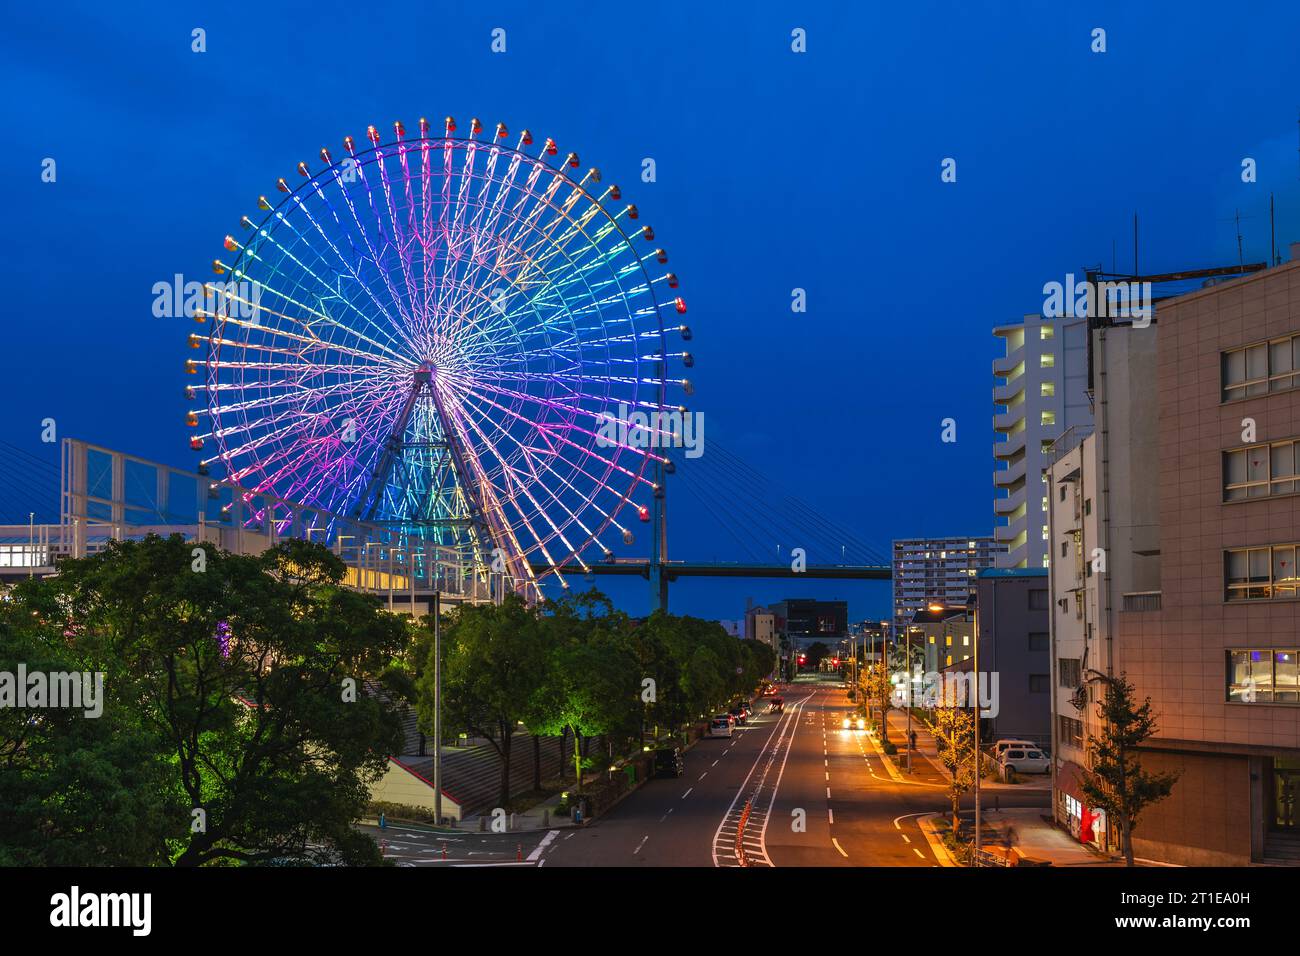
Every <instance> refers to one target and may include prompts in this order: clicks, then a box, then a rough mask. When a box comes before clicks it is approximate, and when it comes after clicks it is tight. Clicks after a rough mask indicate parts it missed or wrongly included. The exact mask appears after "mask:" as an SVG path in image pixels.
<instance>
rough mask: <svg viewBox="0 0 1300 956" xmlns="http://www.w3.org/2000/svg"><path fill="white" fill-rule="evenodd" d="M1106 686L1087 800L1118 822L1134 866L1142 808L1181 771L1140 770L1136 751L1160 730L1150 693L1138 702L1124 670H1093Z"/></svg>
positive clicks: (1163, 793)
mask: <svg viewBox="0 0 1300 956" xmlns="http://www.w3.org/2000/svg"><path fill="white" fill-rule="evenodd" d="M1090 676H1092V677H1093V679H1095V680H1100V681H1102V682H1103V683H1104V684H1105V685H1106V691H1105V693H1104V694H1103V695H1102V699H1101V700H1100V701H1098V702H1097V712H1098V715H1099V716H1100V717H1101V719H1102V732H1101V734H1100V735H1098V736H1096V737H1094V738H1092V739H1091V740H1090V741H1089V742H1088V755H1089V763H1090V764H1091V770H1090V772H1089V773H1088V774H1087V775H1086V776H1085V777H1084V779H1083V780H1082V781H1081V788H1082V790H1083V794H1084V796H1085V797H1087V799H1088V802H1089V804H1091V805H1092V806H1095V807H1100V808H1101V809H1103V810H1105V811H1106V816H1107V817H1108V818H1109V819H1112V820H1114V821H1115V822H1116V824H1117V825H1118V827H1119V834H1120V846H1121V847H1122V849H1123V852H1124V862H1125V863H1126V864H1127V865H1128V866H1132V865H1133V831H1134V830H1135V829H1137V824H1138V817H1139V816H1140V815H1141V813H1142V811H1143V810H1144V809H1146V808H1147V807H1149V806H1151V805H1152V804H1154V803H1158V802H1159V801H1161V800H1163V799H1164V798H1165V797H1167V796H1169V794H1170V792H1171V791H1172V790H1173V788H1174V784H1175V783H1176V782H1177V781H1178V774H1177V773H1172V772H1171V773H1148V772H1147V771H1145V770H1143V769H1142V765H1141V763H1140V762H1139V761H1138V759H1137V755H1136V751H1137V748H1138V747H1139V746H1141V744H1142V742H1143V741H1145V740H1146V739H1147V738H1148V737H1150V736H1152V735H1153V734H1154V733H1155V732H1156V718H1155V715H1154V714H1152V713H1151V698H1150V697H1148V698H1146V699H1145V700H1144V701H1143V702H1142V703H1141V704H1135V701H1134V691H1133V685H1132V684H1131V683H1129V681H1128V679H1127V677H1126V676H1125V675H1124V674H1120V675H1119V676H1118V677H1107V676H1106V675H1104V674H1101V673H1098V672H1096V671H1092V672H1090Z"/></svg>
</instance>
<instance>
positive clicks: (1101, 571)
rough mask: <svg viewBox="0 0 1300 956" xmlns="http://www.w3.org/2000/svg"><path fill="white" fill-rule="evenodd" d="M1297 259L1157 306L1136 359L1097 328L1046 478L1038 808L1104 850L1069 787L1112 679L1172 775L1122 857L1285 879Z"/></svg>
mask: <svg viewBox="0 0 1300 956" xmlns="http://www.w3.org/2000/svg"><path fill="white" fill-rule="evenodd" d="M1298 256H1300V244H1297V245H1294V246H1292V261H1291V262H1290V263H1287V264H1285V265H1281V266H1277V267H1275V268H1271V269H1266V270H1264V271H1261V272H1258V273H1255V274H1252V275H1249V276H1246V277H1243V278H1239V279H1234V280H1231V281H1227V282H1222V283H1220V284H1216V285H1212V286H1210V287H1208V288H1204V289H1201V290H1198V291H1195V292H1192V293H1190V294H1187V295H1184V296H1180V297H1178V298H1175V299H1171V300H1168V301H1165V302H1162V303H1161V305H1160V308H1159V317H1158V323H1157V324H1156V326H1155V328H1154V330H1153V331H1154V342H1155V347H1154V350H1152V349H1151V348H1150V344H1149V341H1150V340H1149V333H1150V332H1151V331H1152V330H1138V329H1127V330H1123V329H1121V328H1118V327H1115V328H1101V329H1098V330H1096V331H1095V332H1094V340H1093V341H1094V380H1095V384H1096V397H1097V408H1098V421H1097V427H1096V431H1095V433H1094V434H1093V435H1092V436H1089V437H1088V438H1087V439H1085V440H1084V441H1083V442H1081V443H1079V444H1078V445H1077V446H1076V447H1075V448H1073V449H1070V450H1068V452H1066V453H1065V454H1061V455H1060V457H1059V459H1058V460H1057V461H1056V462H1055V464H1054V465H1053V466H1052V473H1051V499H1052V546H1053V548H1054V555H1053V557H1054V558H1056V560H1053V562H1052V591H1053V597H1054V599H1055V602H1056V603H1055V606H1054V609H1053V620H1052V628H1053V641H1052V644H1053V656H1054V666H1055V671H1054V677H1055V680H1054V683H1055V684H1056V699H1055V709H1056V721H1055V726H1054V728H1053V729H1054V733H1055V737H1056V748H1055V752H1054V756H1055V758H1056V760H1055V763H1056V771H1055V781H1054V785H1055V805H1056V813H1057V816H1058V819H1061V820H1063V821H1065V822H1067V823H1068V824H1069V825H1070V826H1071V827H1072V828H1074V829H1075V831H1076V833H1079V834H1081V835H1082V836H1083V837H1084V838H1093V839H1096V840H1097V842H1099V843H1101V844H1103V845H1105V844H1107V843H1109V844H1110V845H1112V846H1113V845H1114V834H1113V832H1112V831H1113V830H1114V829H1115V828H1114V827H1110V828H1108V827H1107V825H1106V821H1104V820H1100V821H1098V820H1095V819H1094V814H1093V812H1092V808H1089V807H1087V806H1086V802H1085V801H1084V799H1083V798H1082V795H1081V792H1080V789H1079V787H1078V786H1077V778H1078V777H1079V776H1080V775H1081V774H1083V773H1086V772H1087V761H1088V757H1087V747H1088V742H1089V740H1090V739H1091V738H1092V737H1093V736H1095V735H1096V734H1097V733H1099V732H1100V730H1101V728H1100V727H1099V726H1098V725H1097V720H1096V709H1097V708H1096V701H1097V699H1098V698H1099V696H1100V694H1101V692H1102V688H1103V687H1104V684H1103V682H1102V681H1101V680H1099V679H1097V676H1098V675H1116V674H1120V673H1123V674H1125V675H1126V677H1127V678H1128V679H1129V680H1130V681H1132V682H1133V685H1134V688H1135V690H1136V693H1137V697H1138V699H1139V700H1141V699H1143V698H1146V697H1150V699H1151V704H1152V709H1153V711H1154V713H1155V715H1156V721H1157V732H1156V734H1155V735H1154V736H1153V737H1152V738H1151V739H1149V740H1148V741H1147V742H1146V743H1145V744H1144V745H1143V747H1142V749H1141V751H1140V753H1139V758H1140V760H1141V763H1142V765H1143V766H1144V768H1146V769H1148V770H1153V771H1173V772H1176V773H1177V774H1178V775H1179V777H1178V782H1177V783H1176V784H1175V785H1174V788H1173V792H1172V793H1171V794H1170V796H1169V797H1168V798H1166V799H1165V800H1163V801H1160V802H1159V803H1157V804H1155V805H1153V806H1151V807H1149V808H1148V809H1147V810H1145V811H1144V812H1143V814H1142V818H1141V821H1140V824H1139V826H1138V828H1137V829H1136V830H1135V831H1134V847H1135V850H1136V852H1137V855H1138V856H1140V857H1146V858H1150V859H1154V860H1159V861H1166V862H1172V863H1185V864H1193V865H1198V864H1199V865H1207V864H1208V865H1214V864H1219V865H1240V864H1246V863H1251V862H1277V863H1291V864H1292V865H1300V799H1298V795H1300V676H1297V675H1298V673H1300V671H1298V669H1297V659H1298V658H1300V576H1297V573H1296V560H1297V556H1298V554H1300V504H1298V502H1300V455H1298V454H1297V451H1298V450H1300V261H1297V257H1298ZM1143 333H1146V334H1147V341H1146V342H1145V343H1142V344H1139V339H1138V336H1139V335H1141V334H1143ZM1125 337H1127V338H1128V339H1129V341H1128V347H1126V348H1125V347H1121V343H1120V340H1121V339H1122V338H1125ZM1123 368H1126V370H1121V369H1123ZM1153 368H1154V374H1153V371H1152V370H1153ZM1125 392H1126V394H1125ZM1061 450H1062V449H1059V448H1058V452H1059V451H1061ZM1062 548H1064V554H1063V553H1062V551H1061V549H1062ZM1067 559H1069V560H1067ZM1099 559H1100V560H1099ZM1094 672H1095V673H1094Z"/></svg>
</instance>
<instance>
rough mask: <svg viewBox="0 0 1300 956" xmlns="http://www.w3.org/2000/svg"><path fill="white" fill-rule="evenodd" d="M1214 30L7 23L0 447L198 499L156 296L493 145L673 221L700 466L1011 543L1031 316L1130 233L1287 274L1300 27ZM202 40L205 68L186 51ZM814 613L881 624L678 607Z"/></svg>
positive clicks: (1122, 20)
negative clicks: (316, 193) (330, 177)
mask: <svg viewBox="0 0 1300 956" xmlns="http://www.w3.org/2000/svg"><path fill="white" fill-rule="evenodd" d="M1067 6H1068V8H1069V9H1063V8H1065V7H1067ZM60 7H62V8H63V10H64V12H59V8H60ZM1197 8H1198V5H1197V4H1146V3H1144V4H1131V3H1071V4H1068V5H1066V4H1056V3H1045V2H1044V3H1001V2H1000V3H962V4H956V3H951V4H949V3H936V4H927V3H907V4H898V5H893V4H891V5H888V8H886V7H885V6H884V5H881V4H877V3H858V2H853V3H792V2H767V0H761V2H750V3H745V4H737V3H715V4H705V3H698V2H694V3H640V4H635V5H625V4H619V5H617V6H615V5H611V4H577V5H573V4H569V5H553V4H549V5H542V4H538V3H535V2H534V3H508V4H507V3H486V2H485V3H473V4H470V3H464V4H459V3H456V4H453V3H445V2H443V3H437V2H434V3H372V4H357V3H347V4H343V3H320V2H318V3H313V4H310V5H292V6H290V5H283V4H275V3H259V4H245V3H234V2H223V3H206V4H189V3H167V4H154V5H150V4H126V5H109V6H105V5H100V4H85V5H80V6H72V5H61V4H54V5H33V4H25V5H18V6H12V5H11V6H10V8H9V9H8V10H7V11H6V15H5V16H6V28H5V30H4V34H3V36H0V63H2V64H3V66H2V67H0V70H3V73H4V76H5V79H6V81H7V82H6V83H5V101H4V102H5V105H4V114H5V116H4V122H3V123H0V136H3V138H4V148H3V149H2V150H0V176H2V177H3V182H4V184H5V209H6V212H7V214H8V227H7V228H6V229H5V235H4V239H3V240H2V241H3V243H4V272H5V284H6V288H7V295H5V297H4V299H3V307H2V308H3V313H2V314H0V329H3V343H4V345H3V348H2V349H0V381H3V382H4V383H5V389H4V391H5V397H4V410H5V411H4V416H3V419H0V439H2V440H4V441H5V442H8V443H10V444H12V445H16V446H19V447H21V448H23V449H27V450H29V451H31V452H32V453H34V454H38V455H41V456H43V457H46V458H48V459H49V460H50V461H51V462H56V461H57V451H56V448H55V446H52V445H44V446H43V445H41V443H40V438H39V436H40V422H41V420H42V419H44V418H47V417H52V418H54V419H55V420H56V421H57V423H58V428H59V431H60V434H62V435H69V436H77V437H85V438H88V439H91V440H94V441H97V442H99V443H102V444H106V445H109V446H112V447H117V448H121V449H124V450H129V451H131V452H133V453H135V454H139V455H142V456H144V457H147V458H153V459H159V460H164V461H168V462H171V463H174V464H177V465H181V466H189V465H191V464H192V461H193V458H192V456H191V454H190V453H189V451H188V449H187V447H186V429H185V427H184V425H183V423H182V417H183V413H184V411H185V408H186V402H185V401H184V399H183V398H182V396H181V386H182V385H183V384H184V382H183V376H182V375H181V365H182V362H183V361H184V359H185V358H187V357H188V352H187V350H186V348H185V341H184V340H185V335H186V334H187V333H188V332H189V331H190V328H189V327H187V325H188V324H189V323H188V320H183V319H170V320H169V319H156V318H154V317H153V315H152V313H151V303H152V292H151V287H152V286H153V284H154V283H155V282H157V281H160V280H166V279H169V278H170V277H171V276H172V275H173V273H176V272H182V273H185V274H186V275H187V277H190V278H195V279H198V280H200V281H201V280H203V279H204V278H206V277H207V275H208V274H209V273H208V271H207V268H208V263H210V261H211V260H212V258H213V257H214V256H215V255H217V254H219V252H220V248H221V239H222V237H223V236H224V235H225V234H226V233H227V232H231V231H234V230H235V228H236V226H237V223H238V220H239V217H240V215H241V214H243V213H245V212H249V213H252V212H253V211H254V203H255V200H256V197H257V196H258V194H259V193H270V192H271V191H272V190H273V188H274V183H275V180H276V178H277V177H279V176H286V177H287V176H290V175H291V174H292V171H293V168H294V166H295V164H296V163H297V162H298V161H299V160H302V159H306V160H309V161H315V159H316V154H317V152H318V151H319V149H320V147H321V146H322V145H328V146H330V147H331V149H333V150H335V152H336V155H337V153H338V149H339V144H340V143H341V140H342V137H343V136H344V135H345V134H349V133H350V134H352V135H354V136H357V137H361V136H362V135H363V133H364V131H365V128H366V126H367V125H368V124H371V123H373V124H375V125H376V126H379V127H380V128H381V129H384V128H391V123H392V121H393V120H395V119H402V120H404V121H405V122H406V123H407V125H408V127H410V126H412V125H413V124H414V122H415V120H416V119H417V118H418V117H419V116H421V115H427V116H429V117H431V118H440V117H441V116H443V115H444V114H452V115H454V116H456V117H457V118H458V119H462V118H463V119H465V120H467V119H468V118H469V117H470V116H479V117H481V118H482V119H483V121H484V122H485V124H489V125H490V124H494V123H496V122H497V121H498V120H501V121H504V122H506V123H507V124H508V125H509V126H510V128H511V129H512V130H513V129H516V128H520V127H523V126H528V127H530V128H531V129H532V130H533V131H534V132H535V133H536V134H538V135H539V136H552V137H554V138H555V139H556V140H557V141H558V143H559V145H560V149H561V151H562V152H563V151H566V150H569V149H574V150H576V151H578V153H579V154H580V155H581V157H582V160H583V163H584V165H587V164H591V165H596V166H599V167H600V168H601V169H602V171H603V172H604V174H605V177H606V179H607V180H608V181H615V182H620V183H622V184H623V185H624V190H625V195H626V196H627V197H628V198H629V199H630V200H631V201H633V202H635V203H637V205H638V206H639V207H640V208H641V210H642V214H643V217H644V218H645V220H646V221H648V222H651V223H653V225H654V228H655V231H656V233H657V234H658V236H659V238H660V240H661V242H662V244H663V245H664V246H665V248H667V249H668V250H669V252H670V254H671V255H672V257H673V258H672V261H673V265H674V269H675V271H676V272H677V273H678V274H679V275H680V276H681V278H682V282H683V291H684V294H685V295H686V296H687V299H688V302H689V303H690V310H691V314H690V321H691V325H692V327H693V329H694V330H695V333H696V334H695V339H694V341H693V342H692V351H693V352H694V354H695V356H696V359H697V367H696V369H695V370H694V372H693V376H692V377H693V380H694V381H695V383H696V386H697V394H696V397H695V399H694V407H695V408H698V409H700V410H702V411H704V413H705V415H706V421H707V433H708V435H709V437H711V438H717V439H719V440H720V441H722V442H723V443H724V444H726V445H727V446H728V447H729V448H731V449H732V450H733V451H736V452H738V453H739V454H741V455H742V456H744V457H745V458H746V459H747V460H748V461H749V462H750V463H751V464H753V465H754V466H755V467H758V468H760V469H762V470H763V471H764V472H765V473H767V474H768V475H769V476H770V477H771V478H772V480H773V481H774V482H777V483H778V484H780V485H782V486H783V487H786V488H788V489H790V491H792V492H793V493H795V494H797V495H799V496H800V497H802V498H803V499H805V500H806V501H808V502H809V503H810V504H812V505H813V506H814V507H815V508H816V509H817V510H819V511H820V512H822V513H824V514H826V515H829V516H832V517H834V518H835V520H836V521H837V522H838V523H840V524H843V525H845V526H848V527H850V528H852V529H853V531H854V532H856V533H857V534H858V536H859V537H861V538H863V539H865V540H867V541H870V542H872V543H873V544H875V545H876V547H877V548H878V550H880V551H881V552H886V551H887V550H888V546H889V542H890V540H891V539H892V538H894V537H903V536H915V535H921V534H947V533H955V534H963V535H965V534H988V533H990V529H991V527H992V524H993V521H992V507H991V499H992V486H991V471H992V460H991V450H990V443H991V441H992V431H991V423H990V417H991V415H992V409H991V396H990V390H991V387H992V381H991V371H990V362H991V360H992V359H993V357H994V355H995V354H996V353H997V342H996V340H995V339H994V338H993V337H992V336H991V335H990V334H989V333H990V329H991V328H992V327H993V326H994V325H996V324H999V323H1004V322H1007V321H1009V320H1014V319H1015V318H1017V317H1018V316H1019V315H1021V314H1022V313H1024V312H1026V311H1031V310H1036V309H1037V308H1038V307H1039V306H1040V304H1041V291H1040V290H1041V288H1042V285H1043V283H1044V282H1047V281H1049V280H1052V279H1060V278H1062V277H1063V275H1064V273H1066V272H1067V271H1071V270H1073V271H1075V272H1078V271H1079V270H1080V269H1081V268H1082V267H1083V266H1085V265H1088V264H1096V263H1099V262H1104V263H1105V265H1106V266H1107V267H1109V265H1110V263H1111V255H1112V241H1113V240H1118V250H1119V251H1118V265H1119V266H1120V268H1121V269H1122V268H1126V267H1128V266H1130V265H1131V262H1132V246H1131V243H1132V239H1131V235H1132V233H1131V228H1132V226H1131V218H1132V215H1133V213H1134V211H1137V212H1138V213H1139V214H1140V216H1141V221H1142V229H1141V237H1142V238H1141V246H1142V251H1141V265H1142V267H1143V269H1144V271H1158V270H1164V269H1175V268H1195V267H1205V266H1210V265H1219V264H1229V263H1234V262H1235V261H1236V258H1237V249H1236V231H1235V227H1234V226H1233V224H1232V223H1231V221H1230V220H1231V218H1232V216H1233V213H1234V210H1236V209H1240V210H1241V213H1242V215H1243V217H1250V218H1247V219H1244V220H1243V225H1244V230H1243V232H1244V233H1245V237H1246V239H1245V242H1246V247H1245V255H1246V259H1247V260H1248V261H1258V260H1263V259H1265V258H1267V256H1268V248H1267V245H1268V199H1269V193H1270V191H1272V192H1274V193H1275V194H1276V198H1277V207H1278V242H1279V245H1280V246H1281V247H1282V249H1283V254H1284V256H1285V255H1286V249H1287V245H1288V244H1289V243H1290V242H1291V241H1292V240H1300V175H1298V173H1300V166H1298V159H1300V156H1298V154H1297V145H1298V142H1297V118H1298V114H1297V109H1298V107H1300V83H1298V82H1297V75H1296V38H1297V36H1300V5H1296V4H1293V3H1292V4H1284V3H1277V4H1235V5H1221V6H1219V7H1218V9H1217V11H1211V10H1210V9H1209V8H1208V7H1206V9H1205V10H1204V11H1203V12H1202V11H1198V9H1197ZM1224 11H1230V12H1226V13H1225V12H1224ZM194 27H202V28H204V29H206V31H207V45H208V52H206V53H203V54H195V53H192V52H191V50H190V42H191V41H190V31H191V30H192V29H193V28H194ZM494 27H502V28H504V29H505V30H506V31H507V52H506V53H505V54H503V55H496V54H493V53H492V52H491V50H490V46H489V44H490V40H491V37H490V33H491V30H492V29H493V28H494ZM795 27H802V28H804V29H806V30H807V37H808V52H807V53H805V54H795V53H793V52H791V49H790V31H791V30H792V29H793V28H795ZM1094 27H1103V28H1105V29H1106V31H1107V47H1108V49H1107V52H1106V53H1104V54H1094V53H1092V52H1090V49H1089V45H1090V31H1091V30H1092V28H1094ZM647 156H649V157H653V158H654V159H655V160H656V162H657V166H658V181H657V182H656V183H653V184H644V183H641V182H640V181H639V173H640V168H641V160H642V158H643V157H647ZM46 157H52V158H54V159H55V160H56V161H57V163H58V167H57V168H58V179H57V182H56V183H53V184H47V183H42V182H41V177H40V172H41V161H42V159H44V158H46ZM944 157H954V158H956V160H957V163H958V181H957V182H956V183H955V184H944V183H942V182H941V181H940V175H939V173H940V162H941V160H942V159H943V158H944ZM1243 157H1253V158H1255V159H1256V160H1257V162H1258V170H1259V173H1258V182H1257V183H1255V184H1243V183H1242V182H1241V179H1240V169H1241V161H1242V159H1243ZM794 287H802V288H805V289H806V290H807V294H808V310H807V312H806V313H805V314H798V315H797V314H792V312H791V310H790V295H791V289H792V288H794ZM947 416H951V417H954V418H956V419H957V421H958V438H959V440H958V442H957V443H956V444H955V445H945V444H941V443H940V440H939V431H940V426H939V423H940V420H941V419H942V418H944V417H947ZM671 493H672V492H671V490H670V495H671ZM38 504H41V503H38ZM54 509H55V503H54V502H53V501H51V502H50V503H49V505H48V507H44V509H43V510H45V511H46V512H47V513H48V512H52V511H54ZM22 510H23V514H22V515H21V518H18V517H13V516H9V515H0V521H2V520H10V521H14V520H23V521H25V520H26V513H25V512H26V510H27V509H25V508H24V509H22ZM38 510H42V509H38ZM678 517H680V518H682V520H678V521H677V522H676V523H674V524H673V525H672V526H671V527H670V535H671V538H672V545H671V552H672V553H673V554H674V555H675V556H678V557H701V558H705V559H708V558H712V557H713V556H714V552H715V551H716V550H719V544H718V542H717V541H715V540H710V539H709V538H708V532H707V531H706V530H705V529H704V526H703V525H702V524H698V525H697V524H696V523H694V522H691V521H689V520H686V518H687V517H689V516H678ZM756 533H757V534H760V535H761V533H762V532H761V529H758V530H757V531H756ZM778 543H779V542H778ZM797 543H798V542H787V543H786V544H787V547H788V546H790V545H794V544H797ZM724 547H725V546H724ZM724 556H725V551H724ZM816 557H817V556H816V555H813V556H812V558H813V559H814V560H816ZM615 593H616V595H617V596H619V597H620V598H621V599H623V600H625V603H626V606H627V608H628V609H629V610H630V611H633V612H638V613H639V612H641V611H643V610H644V609H645V604H646V599H647V596H646V595H645V594H644V593H643V592H642V590H641V589H640V588H638V589H635V590H632V591H626V590H624V589H622V588H619V589H618V590H617V591H616V592H615ZM794 594H815V595H822V596H833V595H837V596H842V597H847V598H849V599H850V601H851V613H852V614H853V615H854V616H855V617H860V616H865V615H868V614H869V615H872V616H879V615H885V614H887V610H888V602H889V597H888V589H887V587H886V586H884V585H880V584H876V585H865V584H859V585H850V586H845V585H840V584H824V585H818V584H808V585H800V586H798V587H790V586H789V585H788V584H787V583H785V582H770V581H769V582H762V581H759V582H750V583H735V584H733V583H727V582H723V583H711V582H695V583H690V584H684V585H680V586H679V587H678V588H677V589H676V590H675V591H674V602H673V604H674V609H675V610H679V611H684V612H691V613H698V614H704V615H708V616H717V617H724V618H725V617H732V618H734V617H738V616H740V615H741V613H742V612H743V608H744V598H745V596H746V595H752V596H753V597H754V598H755V599H756V600H758V601H760V602H763V601H768V600H776V599H779V598H781V597H784V596H787V595H794Z"/></svg>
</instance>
